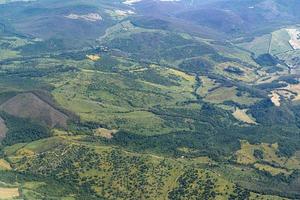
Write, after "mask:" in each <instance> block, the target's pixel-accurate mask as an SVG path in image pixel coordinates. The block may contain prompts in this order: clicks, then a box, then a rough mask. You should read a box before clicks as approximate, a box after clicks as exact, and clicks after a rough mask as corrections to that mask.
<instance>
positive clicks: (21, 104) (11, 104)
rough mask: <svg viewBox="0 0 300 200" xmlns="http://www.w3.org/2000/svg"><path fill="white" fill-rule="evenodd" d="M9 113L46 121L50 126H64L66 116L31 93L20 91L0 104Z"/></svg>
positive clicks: (0, 107)
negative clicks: (20, 92)
mask: <svg viewBox="0 0 300 200" xmlns="http://www.w3.org/2000/svg"><path fill="white" fill-rule="evenodd" d="M0 110H3V111H5V112H7V113H9V114H11V115H14V116H17V117H23V118H31V119H33V120H39V121H42V122H44V123H46V124H47V125H48V126H50V127H55V126H59V127H66V126H67V120H68V116H67V115H65V114H64V113H62V112H60V111H58V110H57V109H55V108H54V107H52V106H50V105H49V104H48V103H46V102H45V101H43V100H41V99H40V98H39V97H37V96H36V95H34V94H33V93H22V94H18V95H16V96H15V97H13V98H11V99H9V100H8V101H6V102H4V103H3V104H2V105H1V106H0Z"/></svg>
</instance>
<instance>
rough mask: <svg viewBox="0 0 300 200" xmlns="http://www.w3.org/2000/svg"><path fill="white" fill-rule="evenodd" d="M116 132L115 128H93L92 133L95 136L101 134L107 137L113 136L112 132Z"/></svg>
mask: <svg viewBox="0 0 300 200" xmlns="http://www.w3.org/2000/svg"><path fill="white" fill-rule="evenodd" d="M116 132H117V130H108V129H105V128H98V129H96V130H94V133H95V135H96V136H101V137H104V138H107V139H111V138H113V136H114V134H115V133H116Z"/></svg>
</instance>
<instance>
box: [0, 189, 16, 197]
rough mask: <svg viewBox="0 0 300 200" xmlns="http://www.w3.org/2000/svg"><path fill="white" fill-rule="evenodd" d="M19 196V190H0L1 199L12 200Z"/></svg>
mask: <svg viewBox="0 0 300 200" xmlns="http://www.w3.org/2000/svg"><path fill="white" fill-rule="evenodd" d="M19 196H20V194H19V189H18V188H0V199H11V198H16V197H19Z"/></svg>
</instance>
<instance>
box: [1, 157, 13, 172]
mask: <svg viewBox="0 0 300 200" xmlns="http://www.w3.org/2000/svg"><path fill="white" fill-rule="evenodd" d="M0 170H11V166H10V164H9V163H8V162H7V161H6V160H4V159H0Z"/></svg>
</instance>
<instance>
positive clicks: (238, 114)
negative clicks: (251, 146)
mask: <svg viewBox="0 0 300 200" xmlns="http://www.w3.org/2000/svg"><path fill="white" fill-rule="evenodd" d="M246 112H247V110H241V109H239V108H236V109H235V111H234V112H233V114H232V115H233V116H234V117H235V118H236V119H238V120H240V121H242V122H245V123H248V124H256V122H255V121H254V120H253V119H252V118H251V117H250V116H249V115H247V113H246Z"/></svg>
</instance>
